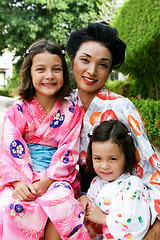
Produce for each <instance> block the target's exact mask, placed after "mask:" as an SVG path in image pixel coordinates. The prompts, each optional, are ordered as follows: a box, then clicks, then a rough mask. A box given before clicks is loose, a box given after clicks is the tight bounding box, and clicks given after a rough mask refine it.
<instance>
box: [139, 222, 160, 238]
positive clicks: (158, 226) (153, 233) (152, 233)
mask: <svg viewBox="0 0 160 240" xmlns="http://www.w3.org/2000/svg"><path fill="white" fill-rule="evenodd" d="M150 239H154V240H159V239H160V220H158V219H157V220H156V221H155V223H154V224H153V227H152V228H151V229H150V230H149V231H148V232H147V234H146V235H145V237H144V238H143V240H150Z"/></svg>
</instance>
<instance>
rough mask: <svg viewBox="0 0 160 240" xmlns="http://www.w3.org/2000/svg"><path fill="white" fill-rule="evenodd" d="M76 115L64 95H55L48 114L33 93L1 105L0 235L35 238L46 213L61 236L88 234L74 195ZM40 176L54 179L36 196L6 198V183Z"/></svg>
mask: <svg viewBox="0 0 160 240" xmlns="http://www.w3.org/2000/svg"><path fill="white" fill-rule="evenodd" d="M82 118H83V113H82V111H81V109H80V108H79V106H78V105H75V104H74V102H73V101H68V100H57V101H56V103H55V105H54V106H53V109H52V110H51V112H50V113H49V114H48V115H47V114H46V113H45V111H44V110H43V108H42V107H41V105H40V104H39V103H38V102H37V100H36V99H35V98H34V99H33V100H32V101H31V102H27V101H17V102H15V103H14V104H13V105H12V106H11V107H10V108H9V109H8V110H7V112H6V114H5V117H4V124H3V131H2V140H1V148H0V174H1V175H2V177H1V178H0V240H1V239H3V240H10V239H12V240H20V239H26V240H31V239H34V240H35V239H39V238H40V236H41V234H42V232H43V229H44V226H45V224H46V221H47V219H48V217H49V218H50V220H51V221H52V222H53V224H54V225H55V227H56V228H57V230H58V232H59V233H60V235H61V238H62V239H85V240H86V239H90V237H89V235H88V232H87V230H86V228H85V226H84V225H83V219H84V212H83V209H82V206H81V204H80V203H79V202H78V201H77V200H76V199H75V194H77V193H78V192H76V191H78V189H79V182H78V181H77V170H76V168H75V166H76V164H77V161H78V158H79V135H80V130H81V123H82ZM52 147H53V149H52ZM34 148H35V149H34ZM33 149H34V151H33ZM53 150H54V151H53ZM32 152H33V153H36V155H35V154H33V158H34V161H33V159H32V154H31V153H32ZM37 153H38V154H37ZM49 154H50V156H49ZM37 159H38V160H37ZM46 159H47V161H49V162H47V161H46ZM49 159H50V160H49ZM36 161H37V162H36ZM38 161H41V165H40V166H39V162H38ZM37 167H38V168H39V167H40V170H39V169H38V168H37ZM44 177H48V178H51V179H53V180H55V181H54V182H53V183H52V184H51V185H50V187H49V188H48V190H47V192H46V193H45V194H43V195H42V196H41V197H37V198H36V199H35V200H34V201H29V202H24V201H20V200H18V199H14V198H13V197H12V192H13V190H14V188H13V186H12V182H15V181H24V182H28V183H33V182H35V181H38V180H40V179H41V178H44ZM73 189H74V190H75V191H74V190H73Z"/></svg>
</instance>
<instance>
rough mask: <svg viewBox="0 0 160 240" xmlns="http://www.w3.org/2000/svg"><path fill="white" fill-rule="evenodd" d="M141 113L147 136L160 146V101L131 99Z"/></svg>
mask: <svg viewBox="0 0 160 240" xmlns="http://www.w3.org/2000/svg"><path fill="white" fill-rule="evenodd" d="M130 100H131V101H132V102H133V103H134V105H135V106H136V108H137V109H138V111H139V112H140V114H141V116H142V119H143V122H144V126H145V129H146V133H147V136H148V138H149V140H150V141H151V142H153V144H154V145H155V146H156V145H158V146H160V118H159V116H160V101H155V100H150V99H146V100H144V99H135V98H131V99H130Z"/></svg>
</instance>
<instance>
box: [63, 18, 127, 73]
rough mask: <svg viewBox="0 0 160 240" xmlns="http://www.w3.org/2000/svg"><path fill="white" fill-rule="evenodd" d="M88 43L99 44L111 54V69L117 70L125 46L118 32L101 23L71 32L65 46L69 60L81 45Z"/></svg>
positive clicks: (122, 57) (122, 58) (123, 54)
mask: <svg viewBox="0 0 160 240" xmlns="http://www.w3.org/2000/svg"><path fill="white" fill-rule="evenodd" d="M88 41H95V42H98V43H101V44H102V45H104V46H105V47H106V48H108V49H109V51H110V52H111V54H112V66H111V70H112V69H116V68H119V67H120V66H121V65H122V64H123V62H124V59H125V49H126V45H125V44H124V43H123V42H122V41H121V40H120V39H119V38H118V31H117V29H116V28H112V27H110V26H108V25H105V24H103V23H88V27H85V28H82V29H80V30H75V31H73V32H72V33H71V34H70V36H69V38H68V41H67V43H66V45H65V47H66V50H67V53H68V55H69V57H70V58H72V59H74V58H75V55H76V53H77V51H78V49H79V48H80V46H81V44H83V43H84V42H88Z"/></svg>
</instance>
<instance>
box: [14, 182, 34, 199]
mask: <svg viewBox="0 0 160 240" xmlns="http://www.w3.org/2000/svg"><path fill="white" fill-rule="evenodd" d="M12 185H13V187H14V191H13V193H12V196H13V197H14V198H15V199H19V200H21V201H33V200H34V199H35V194H36V191H35V189H34V187H33V186H32V184H31V183H28V182H13V183H12Z"/></svg>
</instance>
